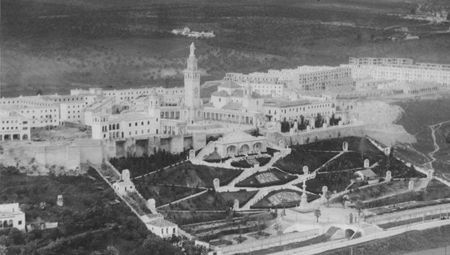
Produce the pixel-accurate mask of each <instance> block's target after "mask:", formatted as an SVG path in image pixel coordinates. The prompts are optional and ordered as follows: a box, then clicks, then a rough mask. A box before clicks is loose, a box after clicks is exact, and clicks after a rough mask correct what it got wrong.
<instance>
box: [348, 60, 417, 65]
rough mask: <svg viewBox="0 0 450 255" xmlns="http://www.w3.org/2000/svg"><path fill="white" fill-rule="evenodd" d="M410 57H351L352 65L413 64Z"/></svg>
mask: <svg viewBox="0 0 450 255" xmlns="http://www.w3.org/2000/svg"><path fill="white" fill-rule="evenodd" d="M413 62H414V61H413V60H412V59H410V58H350V59H349V64H350V65H356V66H359V65H412V64H413Z"/></svg>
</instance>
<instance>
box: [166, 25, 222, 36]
mask: <svg viewBox="0 0 450 255" xmlns="http://www.w3.org/2000/svg"><path fill="white" fill-rule="evenodd" d="M172 34H174V35H184V36H187V37H192V38H213V37H215V36H216V35H215V34H214V32H213V31H211V32H204V31H202V32H197V31H191V30H190V29H189V28H188V27H185V28H183V29H174V30H172Z"/></svg>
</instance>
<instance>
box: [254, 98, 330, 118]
mask: <svg viewBox="0 0 450 255" xmlns="http://www.w3.org/2000/svg"><path fill="white" fill-rule="evenodd" d="M335 112H336V106H335V104H334V102H332V101H324V102H310V101H308V100H295V101H283V100H267V101H266V102H264V105H263V113H264V115H265V116H266V117H267V118H268V120H269V121H283V120H284V119H286V120H291V121H293V120H300V118H301V116H303V117H304V118H314V117H317V116H318V115H319V114H320V115H321V116H331V115H332V114H333V113H335Z"/></svg>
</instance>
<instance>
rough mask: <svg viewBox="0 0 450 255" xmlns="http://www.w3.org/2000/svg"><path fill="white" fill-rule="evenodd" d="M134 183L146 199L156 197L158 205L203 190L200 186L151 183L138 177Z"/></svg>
mask: <svg viewBox="0 0 450 255" xmlns="http://www.w3.org/2000/svg"><path fill="white" fill-rule="evenodd" d="M134 183H135V186H136V189H137V190H138V191H139V193H140V194H141V195H142V196H143V197H144V198H145V199H146V200H148V199H150V198H153V199H155V201H156V206H161V205H165V204H168V203H171V202H173V201H176V200H179V199H181V198H184V197H188V196H190V195H193V194H195V193H198V192H201V191H202V190H201V189H200V188H189V187H183V186H175V185H174V184H172V185H168V184H163V185H149V184H147V183H146V182H145V180H144V179H143V178H139V179H136V180H135V181H134Z"/></svg>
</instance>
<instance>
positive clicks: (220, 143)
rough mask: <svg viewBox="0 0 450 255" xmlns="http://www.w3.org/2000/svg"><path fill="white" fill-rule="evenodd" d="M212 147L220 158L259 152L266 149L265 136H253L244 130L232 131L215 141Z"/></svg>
mask: <svg viewBox="0 0 450 255" xmlns="http://www.w3.org/2000/svg"><path fill="white" fill-rule="evenodd" d="M214 147H215V152H216V153H218V154H219V156H220V157H221V158H226V157H234V156H237V155H246V154H249V153H261V152H265V151H266V150H267V138H266V137H265V136H259V137H254V136H251V135H249V134H247V133H245V132H233V133H228V134H226V135H224V136H223V137H222V138H220V139H219V140H217V141H215V142H214Z"/></svg>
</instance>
